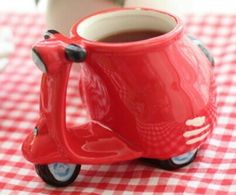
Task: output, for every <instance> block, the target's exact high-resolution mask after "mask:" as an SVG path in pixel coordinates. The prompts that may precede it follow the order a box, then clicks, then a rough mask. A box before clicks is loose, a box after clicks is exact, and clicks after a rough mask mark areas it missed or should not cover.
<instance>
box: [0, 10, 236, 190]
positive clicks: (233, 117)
mask: <svg viewBox="0 0 236 195" xmlns="http://www.w3.org/2000/svg"><path fill="white" fill-rule="evenodd" d="M185 24H186V32H187V33H189V34H192V35H194V36H196V37H198V38H199V39H201V40H202V41H203V42H204V43H205V44H206V45H207V46H208V48H209V49H210V50H211V52H212V53H213V55H214V56H215V60H216V65H215V69H214V71H215V75H216V82H217V86H218V102H219V106H218V113H219V116H218V124H217V126H216V128H215V129H214V132H213V134H212V136H211V137H210V139H209V140H208V142H206V143H205V144H203V145H202V148H201V149H200V151H199V153H198V156H197V158H196V160H195V161H194V162H193V163H192V164H191V165H189V166H187V167H185V168H182V169H180V170H178V171H174V172H170V171H164V170H160V169H158V168H156V167H153V166H150V165H147V164H145V163H144V162H143V161H140V160H134V161H129V162H122V163H118V164H112V165H107V164H104V165H82V169H81V172H80V175H79V176H78V178H77V180H76V181H75V182H74V183H73V184H72V185H70V186H69V187H66V188H53V187H50V186H48V185H46V184H45V183H44V182H42V181H41V179H40V178H39V177H38V176H37V175H36V173H35V170H34V166H33V165H32V164H31V163H29V162H27V161H26V160H25V159H24V158H23V156H22V153H21V144H22V141H23V140H24V138H25V137H26V135H27V134H28V133H29V132H30V131H32V130H33V127H34V125H35V122H36V120H37V118H38V107H39V104H38V99H39V84H40V83H39V82H40V76H41V72H40V71H39V70H38V69H37V68H36V67H35V66H34V64H33V62H32V61H31V50H30V49H31V46H32V44H33V43H34V42H35V41H37V40H38V39H40V38H41V37H42V34H43V32H44V31H45V25H44V18H43V16H42V15H38V14H10V13H9V14H6V13H5V14H1V15H0V28H1V27H2V26H8V27H10V28H11V29H12V30H13V34H14V42H15V45H16V50H15V52H14V53H13V54H12V55H11V57H10V59H9V63H8V66H7V68H6V69H5V70H4V71H2V72H0V194H3V195H7V194H13V195H16V194H21V195H24V194H124V195H129V194H135V195H136V194H146V195H148V194H164V192H165V193H167V194H184V193H185V194H209V195H214V194H220V195H222V194H236V15H229V16H226V15H204V16H197V15H190V16H188V17H186V18H185ZM78 72H79V69H78V68H76V67H75V69H74V70H73V71H72V74H71V80H70V86H69V90H68V97H69V100H68V107H67V121H68V123H70V124H71V123H81V122H83V121H85V120H86V112H85V111H84V109H83V106H82V105H81V101H80V99H79V98H78V90H77V85H78V75H79V73H78Z"/></svg>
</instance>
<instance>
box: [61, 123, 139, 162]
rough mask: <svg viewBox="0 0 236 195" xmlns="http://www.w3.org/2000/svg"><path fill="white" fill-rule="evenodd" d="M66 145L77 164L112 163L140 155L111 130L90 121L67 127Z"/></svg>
mask: <svg viewBox="0 0 236 195" xmlns="http://www.w3.org/2000/svg"><path fill="white" fill-rule="evenodd" d="M66 137H67V138H66V140H67V146H65V147H66V148H67V150H68V153H69V155H70V158H71V159H72V160H73V161H74V162H77V163H79V164H100V163H114V162H119V161H125V160H131V159H135V158H139V157H141V156H142V152H141V151H138V150H136V149H133V148H131V147H130V146H128V144H126V143H125V142H124V141H123V140H122V139H120V138H119V136H118V135H116V134H115V133H114V132H113V131H112V130H110V129H109V128H107V127H105V126H103V125H101V124H99V123H97V122H91V123H88V124H85V125H83V126H80V127H76V128H70V129H67V133H66Z"/></svg>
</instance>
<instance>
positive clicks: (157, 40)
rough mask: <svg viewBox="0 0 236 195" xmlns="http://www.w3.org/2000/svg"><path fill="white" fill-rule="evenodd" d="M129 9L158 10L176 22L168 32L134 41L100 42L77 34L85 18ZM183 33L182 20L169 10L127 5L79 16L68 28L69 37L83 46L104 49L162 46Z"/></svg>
mask: <svg viewBox="0 0 236 195" xmlns="http://www.w3.org/2000/svg"><path fill="white" fill-rule="evenodd" d="M129 10H144V11H153V12H158V13H161V14H164V15H167V16H169V17H172V18H173V19H174V21H175V22H176V25H175V27H174V28H173V29H172V30H170V31H169V32H167V33H165V34H163V35H161V36H157V37H154V38H149V39H144V40H140V41H134V42H122V43H119V42H117V43H108V42H100V41H96V40H89V39H86V38H84V37H82V36H80V35H79V33H78V31H77V29H78V26H79V25H80V24H81V23H82V22H84V21H86V20H87V19H89V18H91V17H94V16H97V15H100V14H105V13H110V12H116V11H129ZM182 33H183V22H182V20H181V19H180V18H179V17H178V16H176V15H174V14H172V13H169V12H166V11H161V10H157V9H151V8H143V7H128V8H112V9H108V10H103V11H99V12H96V13H93V14H91V15H88V16H86V17H83V18H81V19H80V20H78V21H77V22H75V23H74V25H73V26H72V28H71V30H70V35H71V38H72V39H73V40H75V41H77V42H79V43H80V44H82V45H85V46H87V47H88V46H89V47H96V48H97V49H99V48H100V49H103V48H104V49H105V48H107V49H108V48H110V49H115V48H118V49H122V48H127V47H129V48H130V49H132V48H133V49H134V50H136V49H138V48H140V47H142V48H143V47H145V46H146V47H151V46H153V45H155V46H160V47H162V46H164V45H168V44H170V43H171V42H172V41H174V40H176V39H178V38H179V37H180V36H181V35H182Z"/></svg>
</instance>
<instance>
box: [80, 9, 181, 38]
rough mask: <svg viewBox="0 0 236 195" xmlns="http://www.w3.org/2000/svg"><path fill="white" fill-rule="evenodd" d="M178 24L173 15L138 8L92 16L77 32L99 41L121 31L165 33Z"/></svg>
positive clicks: (81, 35) (81, 24)
mask: <svg viewBox="0 0 236 195" xmlns="http://www.w3.org/2000/svg"><path fill="white" fill-rule="evenodd" d="M176 25H177V21H176V18H175V17H174V16H172V15H169V14H167V13H163V12H159V11H154V10H145V9H139V8H137V9H128V10H126V9H125V10H118V11H113V12H105V13H101V14H98V15H94V16H91V17H89V18H87V19H85V20H84V21H82V22H81V23H80V24H79V25H78V26H77V33H78V35H79V36H80V37H82V38H84V39H87V40H89V41H98V40H100V39H103V38H104V37H107V36H110V35H113V34H116V33H119V32H128V31H136V30H137V31H138V30H151V31H160V32H162V33H163V34H165V33H168V32H170V31H172V30H173V29H174V28H175V27H176Z"/></svg>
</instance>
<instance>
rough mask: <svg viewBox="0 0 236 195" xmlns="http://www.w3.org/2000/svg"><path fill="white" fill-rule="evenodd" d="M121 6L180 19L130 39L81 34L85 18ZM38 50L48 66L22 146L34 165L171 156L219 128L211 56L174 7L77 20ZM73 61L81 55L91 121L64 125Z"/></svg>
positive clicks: (38, 59)
mask: <svg viewBox="0 0 236 195" xmlns="http://www.w3.org/2000/svg"><path fill="white" fill-rule="evenodd" d="M121 12H125V13H128V14H129V13H135V14H138V13H139V12H142V13H146V12H147V13H149V12H151V13H152V14H155V13H157V14H159V15H162V16H163V17H167V18H171V21H172V23H173V21H174V22H175V25H174V27H173V29H171V30H170V31H168V32H167V33H165V34H164V35H162V36H159V37H155V38H151V39H147V40H143V41H137V42H130V43H110V44H109V43H101V42H98V41H96V40H89V39H88V38H86V37H84V36H83V35H81V34H83V32H82V31H80V30H79V29H80V28H82V27H81V25H82V26H83V28H85V27H84V26H86V25H87V23H86V21H89V20H90V22H91V23H92V22H95V23H98V22H99V21H95V20H94V21H93V18H96V17H97V18H99V17H100V16H102V15H104V14H105V15H108V16H109V14H113V13H115V14H119V13H121ZM162 16H161V17H162ZM163 17H162V19H163ZM117 22H118V21H117ZM88 23H89V22H88ZM91 25H92V24H91ZM101 25H102V24H101ZM160 25H161V24H160ZM88 26H89V24H88ZM88 26H87V28H89V27H88ZM82 30H83V29H82ZM95 30H97V34H99V33H101V31H105V29H102V30H101V29H100V30H99V29H95ZM93 31H94V30H93ZM80 33H81V34H80ZM92 34H94V32H93V33H92ZM88 36H89V35H88ZM91 36H95V35H91ZM33 56H34V61H35V63H36V64H37V65H38V66H39V68H40V69H41V70H42V71H43V72H44V73H43V76H42V82H41V95H40V115H39V120H38V122H37V124H36V127H35V129H34V132H32V133H31V134H30V135H29V136H28V137H27V138H26V139H25V141H24V143H23V147H22V149H23V154H24V156H25V157H26V159H27V160H29V161H31V162H33V163H35V164H48V163H54V162H62V163H75V164H100V163H113V162H118V161H124V160H131V159H135V158H140V157H147V158H154V159H163V160H164V159H170V158H172V157H176V156H179V155H181V154H184V153H187V152H190V151H193V150H195V149H198V148H199V147H200V146H201V144H202V143H203V142H204V141H206V139H207V138H208V137H209V135H210V134H211V131H212V129H213V127H214V124H215V120H216V103H215V99H216V94H215V83H214V78H213V73H212V61H211V60H210V59H209V57H208V56H207V55H205V53H204V52H203V50H202V49H201V48H200V47H199V46H198V45H197V44H195V43H194V41H193V40H192V39H190V38H189V37H188V36H187V35H185V34H184V30H183V24H182V22H181V21H180V20H179V19H178V18H177V17H175V16H173V15H171V14H167V13H164V12H160V11H156V10H149V9H140V8H139V9H135V8H130V9H116V10H109V11H104V12H101V13H97V14H95V15H92V16H89V17H87V18H84V19H83V20H81V21H79V22H77V23H76V24H75V25H74V27H73V28H72V33H71V37H70V38H67V37H64V36H63V35H61V34H59V33H57V32H56V31H49V32H48V33H47V34H46V36H45V40H42V41H40V42H38V43H37V44H36V45H35V46H34V48H33ZM73 62H82V63H81V77H80V81H78V83H79V85H80V86H78V90H80V93H81V96H82V99H83V101H84V103H85V104H86V105H87V107H88V111H89V114H90V122H89V123H87V124H85V125H82V126H78V127H76V128H67V125H66V120H65V118H66V116H65V109H66V108H65V102H66V90H67V83H68V77H69V73H70V69H71V65H72V63H73Z"/></svg>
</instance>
